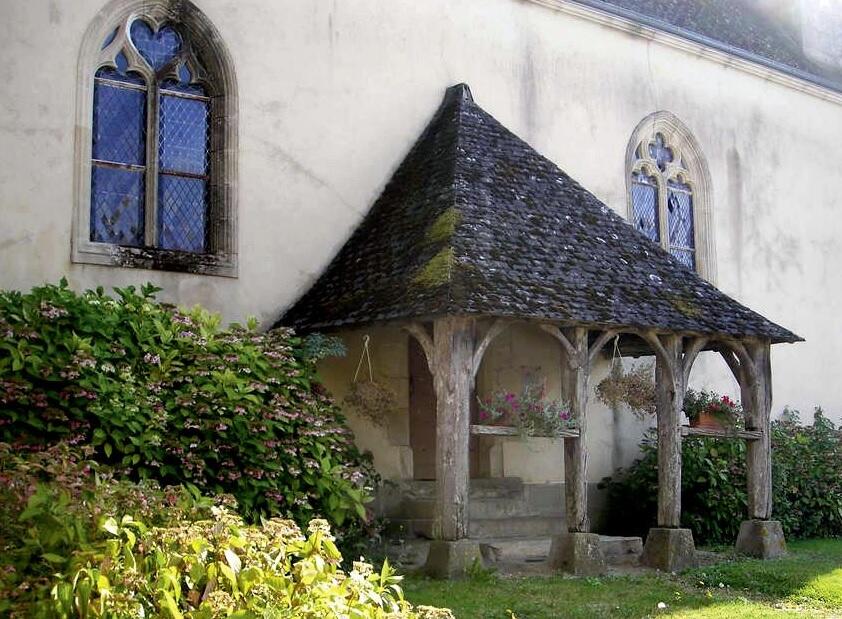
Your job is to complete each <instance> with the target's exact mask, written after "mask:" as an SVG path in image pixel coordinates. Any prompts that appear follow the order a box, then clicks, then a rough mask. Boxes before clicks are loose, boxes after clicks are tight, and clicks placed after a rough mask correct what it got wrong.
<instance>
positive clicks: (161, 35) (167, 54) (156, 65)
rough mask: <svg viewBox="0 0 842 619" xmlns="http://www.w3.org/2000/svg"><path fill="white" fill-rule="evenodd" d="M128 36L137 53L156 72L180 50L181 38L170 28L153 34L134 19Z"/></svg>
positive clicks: (145, 24) (145, 25) (144, 24)
mask: <svg viewBox="0 0 842 619" xmlns="http://www.w3.org/2000/svg"><path fill="white" fill-rule="evenodd" d="M130 34H131V38H132V43H134V46H135V47H136V48H137V51H139V52H140V55H141V56H143V58H144V59H145V60H146V62H148V63H149V66H151V67H152V68H153V69H154V70H155V71H156V72H157V71H159V70H160V69H161V68H162V67H164V66H165V65H167V64H168V63H169V62H170V61H172V60H173V59H174V58H175V57H176V54H178V52H179V51H180V50H181V36H180V35H179V34H178V32H176V30H175V28H172V27H171V26H164V27H163V28H161V29H160V30H158V32H155V31H153V30H152V28H151V27H150V26H149V24H147V23H146V22H145V21H143V20H142V19H136V20H134V21H133V22H132V27H131V30H130Z"/></svg>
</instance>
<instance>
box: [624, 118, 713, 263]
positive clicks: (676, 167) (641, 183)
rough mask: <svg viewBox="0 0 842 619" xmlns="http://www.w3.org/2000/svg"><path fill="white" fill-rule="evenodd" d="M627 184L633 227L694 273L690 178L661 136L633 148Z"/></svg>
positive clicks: (676, 152)
mask: <svg viewBox="0 0 842 619" xmlns="http://www.w3.org/2000/svg"><path fill="white" fill-rule="evenodd" d="M634 154H635V160H634V162H633V164H632V169H631V172H630V174H631V178H630V183H629V192H630V196H629V201H630V204H631V209H630V215H631V217H632V224H633V225H634V227H635V228H636V229H637V230H638V231H640V232H641V233H642V234H644V235H646V236H647V237H648V238H649V239H650V240H651V241H653V242H655V243H658V244H660V245H661V246H662V247H663V248H664V249H666V250H667V251H669V252H670V253H671V254H672V255H673V256H675V258H676V259H677V260H678V261H679V262H681V263H682V264H683V265H685V266H687V267H689V268H691V269H696V267H697V261H696V224H695V220H694V212H693V207H694V200H693V186H694V179H693V178H692V176H693V174H692V173H691V170H690V169H689V167H688V166H687V165H685V161H684V159H683V158H682V156H681V149H680V147H679V145H676V144H672V143H670V140H669V139H668V138H667V136H665V135H664V133H662V132H656V133H655V134H654V135H651V137H648V138H646V139H644V140H642V141H641V142H640V143H639V144H638V145H637V147H636V149H635V151H634Z"/></svg>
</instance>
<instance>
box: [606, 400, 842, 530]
mask: <svg viewBox="0 0 842 619" xmlns="http://www.w3.org/2000/svg"><path fill="white" fill-rule="evenodd" d="M641 451H642V455H641V458H640V459H639V460H637V461H636V462H635V463H634V464H633V465H632V466H631V467H629V469H627V470H622V469H621V470H618V471H617V473H615V475H614V476H613V477H611V478H606V479H604V480H603V482H602V484H601V487H603V488H606V489H607V491H608V522H607V529H608V531H609V532H613V533H625V534H631V533H634V534H637V535H645V534H646V531H647V530H648V529H649V528H650V527H652V526H655V523H656V514H657V496H658V453H657V444H656V441H655V435H654V433H650V434H648V435H647V436H646V437H645V438H644V441H643V443H642V444H641ZM745 461H746V447H745V443H744V442H743V441H742V440H737V439H727V440H722V439H710V438H700V437H688V438H686V439H684V442H683V449H682V480H681V481H682V483H681V503H682V514H681V519H682V526H686V527H688V528H690V529H692V531H693V535H694V537H695V538H696V540H697V541H698V542H699V543H702V544H732V543H733V542H734V540H735V539H736V536H737V533H738V532H739V527H740V523H741V522H742V521H743V520H745V518H746V511H747V506H746V500H747V498H746V465H745ZM772 506H773V507H772V509H773V515H774V518H775V519H777V520H780V521H781V523H782V525H783V529H784V533H785V534H786V535H787V537H789V538H793V539H796V538H805V537H838V536H842V431H840V430H838V429H837V428H835V427H834V425H833V424H832V423H831V422H830V421H829V420H828V419H827V418H826V417H825V416H824V415H823V414H822V412H821V410H820V409H816V412H815V416H814V422H813V425H812V426H802V425H800V424H799V422H798V415H797V413H793V412H790V411H785V413H784V415H783V417H782V419H781V420H778V421H773V422H772Z"/></svg>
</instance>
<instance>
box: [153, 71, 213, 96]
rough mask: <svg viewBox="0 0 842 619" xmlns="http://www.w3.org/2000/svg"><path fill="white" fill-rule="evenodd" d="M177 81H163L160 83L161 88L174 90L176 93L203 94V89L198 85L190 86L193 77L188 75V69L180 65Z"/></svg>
mask: <svg viewBox="0 0 842 619" xmlns="http://www.w3.org/2000/svg"><path fill="white" fill-rule="evenodd" d="M178 76H179V78H178V80H173V79H169V80H164V81H163V82H161V88H164V89H165V90H174V91H177V92H186V93H190V94H193V95H202V96H204V94H205V89H204V88H203V87H202V86H201V85H200V84H191V83H190V80H192V79H193V76H192V75H191V74H190V69H188V68H187V65H185V64H182V65H181V66H180V67H179V68H178Z"/></svg>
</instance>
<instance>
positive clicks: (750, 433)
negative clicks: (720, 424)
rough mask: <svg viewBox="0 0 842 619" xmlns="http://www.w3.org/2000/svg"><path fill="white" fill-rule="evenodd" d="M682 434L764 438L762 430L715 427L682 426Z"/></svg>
mask: <svg viewBox="0 0 842 619" xmlns="http://www.w3.org/2000/svg"><path fill="white" fill-rule="evenodd" d="M681 436H704V437H706V438H724V439H729V438H741V439H743V440H746V441H759V440H760V439H761V438H763V432H761V431H760V430H727V429H723V430H719V429H714V428H692V427H689V426H681Z"/></svg>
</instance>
